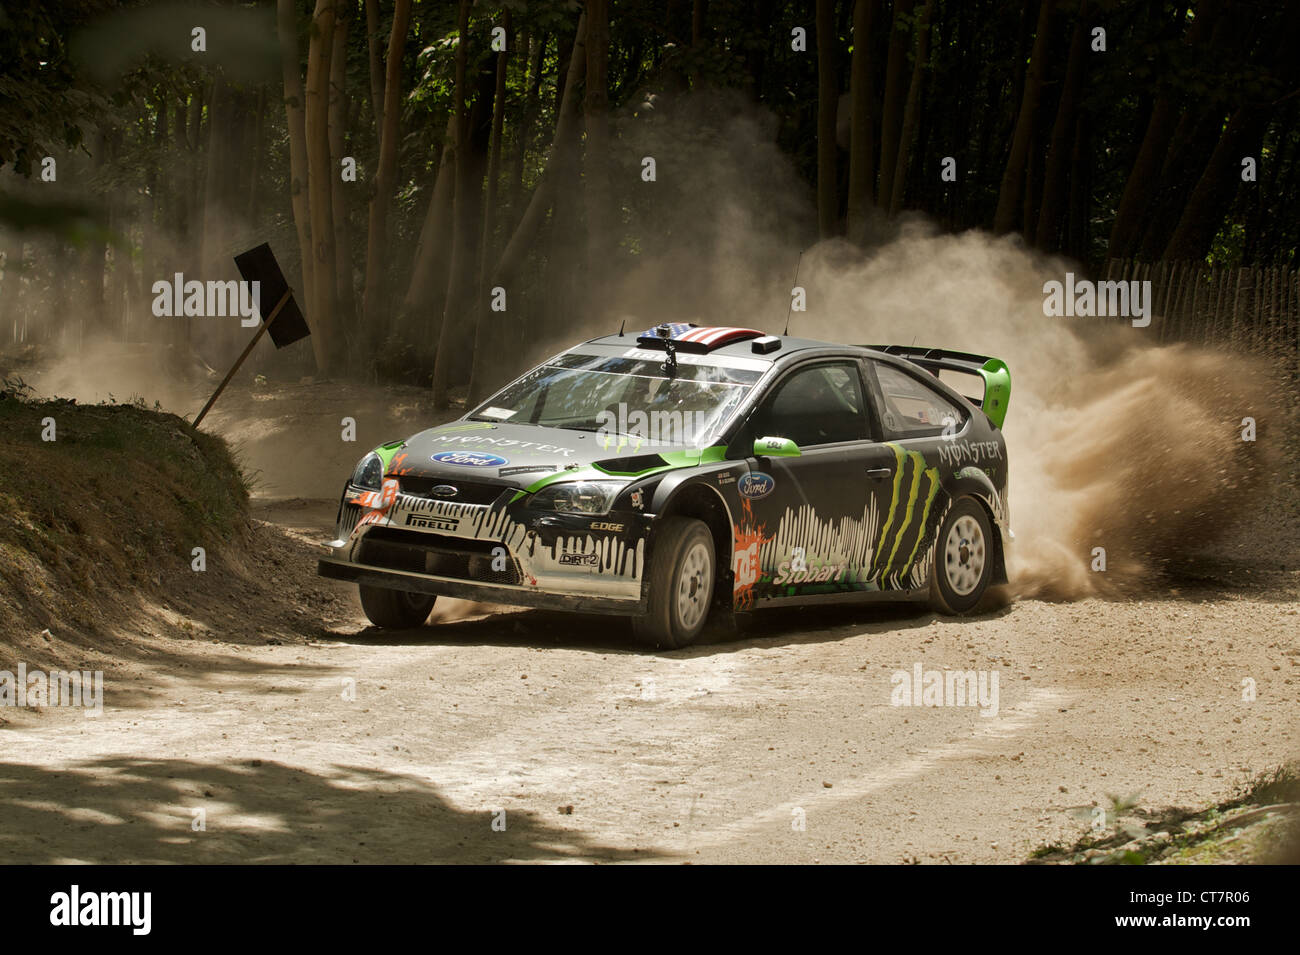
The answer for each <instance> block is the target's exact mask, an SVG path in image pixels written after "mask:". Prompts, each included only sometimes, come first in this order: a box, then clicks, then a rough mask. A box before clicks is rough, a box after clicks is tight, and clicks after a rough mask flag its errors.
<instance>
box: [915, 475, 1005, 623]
mask: <svg viewBox="0 0 1300 955" xmlns="http://www.w3.org/2000/svg"><path fill="white" fill-rule="evenodd" d="M993 563H994V543H993V526H992V524H991V523H990V522H989V516H988V512H987V511H985V510H984V506H983V505H982V504H980V502H979V501H977V500H976V499H975V498H973V497H960V498H958V499H957V500H956V501H955V502H953V505H952V507H951V508H949V510H948V514H947V516H945V517H944V519H943V524H941V525H940V527H939V533H938V535H937V537H936V538H935V542H934V569H933V571H932V573H931V575H930V601H931V603H932V604H933V606H934V609H935V610H937V611H938V612H940V613H946V614H953V615H960V614H965V613H970V612H971V611H972V610H974V609H975V607H976V605H977V604H978V603H979V602H980V600H981V598H983V596H984V592H985V591H986V590H987V589H988V586H989V582H990V581H991V580H992V579H993Z"/></svg>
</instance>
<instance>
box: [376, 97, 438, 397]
mask: <svg viewBox="0 0 1300 955" xmlns="http://www.w3.org/2000/svg"><path fill="white" fill-rule="evenodd" d="M455 136H456V114H455V113H452V114H451V115H450V116H449V117H448V119H447V132H446V135H445V136H444V137H443V145H442V159H441V161H440V162H439V164H438V171H437V178H436V179H435V181H434V186H433V193H432V195H431V196H430V199H429V207H428V209H427V210H425V215H424V226H423V228H421V230H420V241H419V243H418V244H417V245H416V247H415V258H414V261H413V263H412V265H411V282H410V284H409V285H408V286H407V289H406V296H405V298H403V299H402V306H401V308H400V309H399V310H398V313H397V318H396V320H395V322H393V323H392V326H391V328H390V333H391V334H393V335H395V336H397V337H399V338H401V339H402V340H404V341H407V342H413V343H416V344H415V356H414V357H415V363H416V364H417V365H418V366H419V367H420V368H432V367H433V359H434V355H435V351H436V350H435V348H434V344H435V343H436V342H437V341H438V339H439V337H440V336H441V332H442V314H443V307H444V305H445V303H446V295H447V280H448V270H449V268H450V265H451V235H452V223H451V216H452V197H453V194H454V192H455V186H456V167H455V161H456V154H455V151H454V150H453V149H452V141H453V140H454V139H455ZM421 315H423V316H426V317H427V322H426V323H421V322H419V321H418V320H417V318H418V316H421ZM381 341H382V339H381ZM423 383H427V382H422V384H423Z"/></svg>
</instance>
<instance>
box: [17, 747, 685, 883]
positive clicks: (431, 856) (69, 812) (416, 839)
mask: <svg viewBox="0 0 1300 955" xmlns="http://www.w3.org/2000/svg"><path fill="white" fill-rule="evenodd" d="M499 808H501V807H498V806H493V805H487V804H485V805H484V806H483V808H482V809H481V810H479V811H474V812H466V811H463V810H460V809H457V808H455V807H453V806H452V805H451V804H450V803H449V802H448V800H447V799H445V798H444V797H443V796H442V795H441V794H440V793H439V791H438V788H437V786H436V785H435V784H434V783H432V782H430V781H428V780H426V779H421V778H419V777H416V776H411V775H402V774H397V773H390V772H384V771H380V770H375V769H366V768H357V767H350V766H335V767H333V769H332V771H331V772H330V774H329V775H316V774H313V773H311V772H307V771H305V770H302V769H299V768H296V767H293V766H286V765H283V764H281V763H276V762H270V761H263V760H249V761H245V762H240V763H227V764H217V763H210V762H202V761H195V760H184V759H133V758H127V757H112V758H101V759H94V760H89V761H86V762H84V763H81V764H78V765H77V766H75V767H74V768H71V769H64V768H60V769H47V768H45V767H41V766H33V765H28V764H24V763H12V762H4V763H0V859H3V860H4V861H5V862H6V863H62V862H88V863H99V864H106V863H205V864H223V863H281V864H283V863H345V864H351V863H360V864H374V863H435V862H441V863H446V862H454V863H470V864H475V863H496V862H595V863H609V862H629V861H646V860H653V859H656V858H663V856H661V855H659V854H657V853H655V852H653V851H650V850H630V849H622V848H615V847H612V846H607V845H603V844H601V843H600V841H599V840H598V839H596V838H593V835H592V834H590V833H586V832H583V831H582V830H581V829H578V828H569V827H567V826H566V827H560V826H557V825H554V824H551V823H549V822H547V821H545V820H543V819H542V818H540V817H538V816H537V815H535V814H533V813H528V812H523V811H515V810H509V811H507V812H506V814H505V817H504V823H505V828H504V831H496V830H494V829H493V819H494V813H495V812H496V811H497V810H498V809H499ZM199 809H202V810H204V814H203V829H202V830H198V829H197V821H196V814H195V810H199ZM498 818H499V817H498ZM558 818H560V816H559V810H558V808H557V819H558ZM563 818H565V819H566V820H572V821H573V822H577V823H578V824H580V822H578V819H577V817H576V816H573V815H569V816H564V817H563ZM499 827H500V822H499V821H498V828H499Z"/></svg>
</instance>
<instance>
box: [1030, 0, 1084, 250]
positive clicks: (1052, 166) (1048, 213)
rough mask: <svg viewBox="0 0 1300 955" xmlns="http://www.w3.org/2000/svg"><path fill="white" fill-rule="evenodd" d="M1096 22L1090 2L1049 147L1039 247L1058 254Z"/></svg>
mask: <svg viewBox="0 0 1300 955" xmlns="http://www.w3.org/2000/svg"><path fill="white" fill-rule="evenodd" d="M1091 25H1092V22H1091V20H1090V19H1089V18H1088V0H1083V2H1082V3H1081V4H1080V5H1079V13H1078V19H1077V20H1075V23H1074V32H1073V34H1072V35H1071V37H1070V56H1069V59H1068V61H1067V62H1066V67H1065V83H1064V84H1063V85H1062V87H1061V99H1060V101H1059V102H1058V103H1057V104H1056V119H1055V121H1054V122H1053V123H1052V137H1051V141H1050V143H1049V144H1048V147H1047V170H1046V172H1045V173H1044V174H1043V201H1042V204H1041V206H1040V207H1039V210H1038V234H1037V237H1036V241H1035V243H1034V244H1035V245H1037V246H1038V247H1039V248H1040V249H1046V250H1047V251H1049V252H1055V251H1056V250H1057V249H1058V248H1060V242H1059V236H1058V232H1059V230H1060V224H1061V215H1062V213H1063V212H1064V210H1065V205H1066V191H1065V189H1066V174H1067V172H1068V171H1069V168H1070V136H1071V135H1072V134H1073V132H1074V118H1075V115H1076V114H1077V113H1078V109H1079V91H1080V90H1081V89H1082V88H1083V71H1084V64H1085V62H1086V60H1087V57H1088V36H1089V32H1090V28H1091Z"/></svg>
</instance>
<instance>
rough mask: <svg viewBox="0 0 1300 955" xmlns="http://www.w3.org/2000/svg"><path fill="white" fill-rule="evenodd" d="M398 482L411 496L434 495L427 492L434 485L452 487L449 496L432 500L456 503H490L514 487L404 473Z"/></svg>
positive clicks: (405, 492) (404, 492)
mask: <svg viewBox="0 0 1300 955" xmlns="http://www.w3.org/2000/svg"><path fill="white" fill-rule="evenodd" d="M397 480H398V482H399V483H400V485H401V488H402V493H403V494H410V495H411V496H412V497H434V495H431V494H430V493H429V492H430V491H432V490H433V489H434V488H435V487H439V486H442V485H446V486H448V487H454V488H455V489H456V493H455V494H454V495H452V496H451V497H443V496H442V495H438V496H436V497H434V500H442V501H454V502H455V503H457V504H491V503H492V502H493V501H495V500H496V499H497V498H499V497H500V496H501V494H502V493H503V492H505V491H513V490H515V488H512V487H506V486H504V485H501V484H482V483H480V482H477V481H458V480H448V479H447V478H436V477H417V476H414V475H406V476H405V477H399V478H398V479H397Z"/></svg>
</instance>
